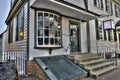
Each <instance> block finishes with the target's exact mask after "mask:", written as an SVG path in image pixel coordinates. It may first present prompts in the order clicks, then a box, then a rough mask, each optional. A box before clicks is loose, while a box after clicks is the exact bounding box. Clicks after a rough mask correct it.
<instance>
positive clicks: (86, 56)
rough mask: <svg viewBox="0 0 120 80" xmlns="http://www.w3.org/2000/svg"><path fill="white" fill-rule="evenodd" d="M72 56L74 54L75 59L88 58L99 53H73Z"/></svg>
mask: <svg viewBox="0 0 120 80" xmlns="http://www.w3.org/2000/svg"><path fill="white" fill-rule="evenodd" d="M71 56H74V57H75V59H83V58H88V57H95V56H98V55H97V54H87V53H85V54H77V55H71Z"/></svg>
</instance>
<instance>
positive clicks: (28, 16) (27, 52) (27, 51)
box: [25, 0, 30, 74]
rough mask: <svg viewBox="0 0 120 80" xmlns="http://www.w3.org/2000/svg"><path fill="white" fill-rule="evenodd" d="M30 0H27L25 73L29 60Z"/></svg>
mask: <svg viewBox="0 0 120 80" xmlns="http://www.w3.org/2000/svg"><path fill="white" fill-rule="evenodd" d="M29 6H30V0H28V8H27V9H28V12H27V13H28V15H27V47H26V49H27V50H26V54H27V60H26V62H25V73H26V74H27V61H28V60H29V46H30V45H29V21H30V19H29V18H30V7H29Z"/></svg>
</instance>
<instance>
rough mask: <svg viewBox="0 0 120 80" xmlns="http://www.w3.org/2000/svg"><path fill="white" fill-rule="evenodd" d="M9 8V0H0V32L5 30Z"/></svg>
mask: <svg viewBox="0 0 120 80" xmlns="http://www.w3.org/2000/svg"><path fill="white" fill-rule="evenodd" d="M9 10H10V0H0V34H1V33H2V32H3V31H5V30H6V24H5V20H6V18H7V15H8V13H9Z"/></svg>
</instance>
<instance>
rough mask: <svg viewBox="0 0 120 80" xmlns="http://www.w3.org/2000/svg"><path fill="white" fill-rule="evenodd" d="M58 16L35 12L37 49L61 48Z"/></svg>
mask: <svg viewBox="0 0 120 80" xmlns="http://www.w3.org/2000/svg"><path fill="white" fill-rule="evenodd" d="M60 23H61V20H60V16H59V15H57V14H54V13H49V12H44V11H43V12H41V11H38V12H37V28H36V33H37V37H36V45H37V47H61V26H60Z"/></svg>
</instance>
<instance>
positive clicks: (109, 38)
mask: <svg viewBox="0 0 120 80" xmlns="http://www.w3.org/2000/svg"><path fill="white" fill-rule="evenodd" d="M108 40H109V41H110V40H111V36H110V30H108Z"/></svg>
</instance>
